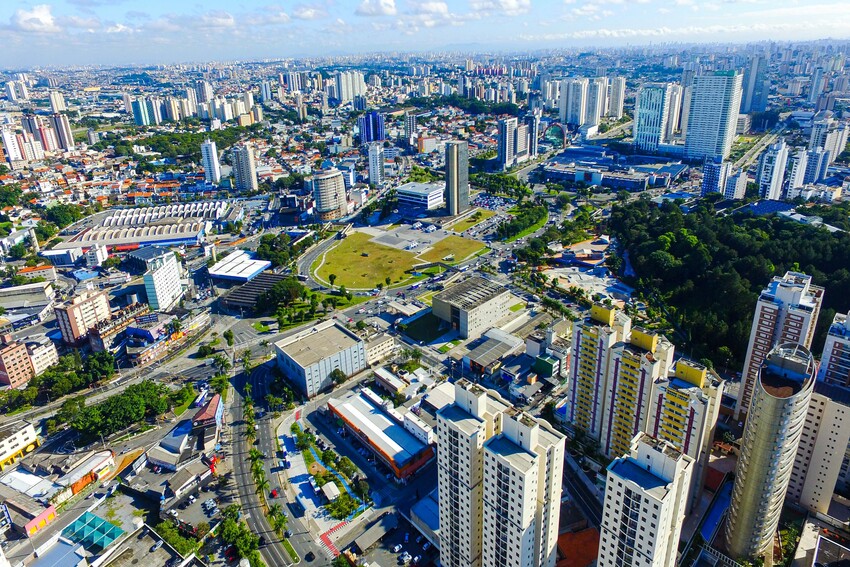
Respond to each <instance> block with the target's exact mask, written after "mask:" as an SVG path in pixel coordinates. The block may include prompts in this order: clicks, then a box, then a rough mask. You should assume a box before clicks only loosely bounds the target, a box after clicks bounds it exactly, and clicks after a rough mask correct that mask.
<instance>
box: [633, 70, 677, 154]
mask: <svg viewBox="0 0 850 567" xmlns="http://www.w3.org/2000/svg"><path fill="white" fill-rule="evenodd" d="M669 105H670V84H669V83H650V84H647V85H644V86H643V87H641V89H640V91H639V92H638V96H637V101H636V103H635V146H637V148H638V149H640V150H644V151H649V152H654V151H657V150H658V145H659V144H663V143H664V142H665V133H666V132H667V118H668V115H669Z"/></svg>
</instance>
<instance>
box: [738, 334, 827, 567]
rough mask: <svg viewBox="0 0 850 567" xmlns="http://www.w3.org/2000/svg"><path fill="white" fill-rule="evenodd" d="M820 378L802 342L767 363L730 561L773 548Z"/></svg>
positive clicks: (745, 455)
mask: <svg viewBox="0 0 850 567" xmlns="http://www.w3.org/2000/svg"><path fill="white" fill-rule="evenodd" d="M816 373H817V365H816V364H815V359H814V357H812V355H811V353H810V352H809V351H808V349H806V348H805V347H803V346H801V345H799V344H796V343H783V344H781V345H779V346H777V347H776V348H774V349H773V350H771V351H770V352H769V353H768V355H767V356H766V357H765V359H764V361H763V362H762V365H761V368H760V369H759V372H758V379H757V380H756V382H755V387H754V389H753V393H752V401H751V404H750V412H749V417H748V419H747V425H746V427H745V428H744V437H743V439H742V441H741V454H740V456H739V458H738V466H737V468H736V469H735V485H734V488H733V489H732V502H731V504H730V506H729V515H728V516H727V519H726V548H727V551H728V555H729V556H730V557H735V558H738V557H745V558H755V557H758V556H761V555H764V554H765V553H768V552H769V551H770V550H771V549H772V545H773V537H774V535H775V533H776V527H777V526H778V524H779V515H780V513H781V512H782V504H783V502H784V501H785V495H786V493H787V492H788V485H789V482H790V480H791V473H792V470H793V466H794V460H795V458H796V455H797V448H798V446H799V444H800V436H801V434H802V432H803V426H804V425H805V423H806V412H807V409H808V407H809V402H810V401H811V397H812V390H813V388H814V385H815V375H816Z"/></svg>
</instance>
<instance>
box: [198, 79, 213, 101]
mask: <svg viewBox="0 0 850 567" xmlns="http://www.w3.org/2000/svg"><path fill="white" fill-rule="evenodd" d="M212 99H213V88H212V85H211V84H209V83H208V82H207V81H203V80H199V81H196V82H195V100H196V101H197V103H198V104H200V103H203V102H210V101H211V100H212Z"/></svg>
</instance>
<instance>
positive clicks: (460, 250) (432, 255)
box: [419, 234, 484, 264]
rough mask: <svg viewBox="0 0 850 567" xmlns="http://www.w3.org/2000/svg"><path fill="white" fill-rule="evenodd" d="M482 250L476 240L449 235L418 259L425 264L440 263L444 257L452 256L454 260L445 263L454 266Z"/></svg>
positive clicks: (482, 245) (482, 246) (481, 246)
mask: <svg viewBox="0 0 850 567" xmlns="http://www.w3.org/2000/svg"><path fill="white" fill-rule="evenodd" d="M482 248H484V244H482V243H481V242H479V241H478V240H473V239H471V238H463V237H462V236H455V235H454V234H450V235H449V236H447V237H445V238H444V239H442V240H441V241H439V242H438V243H436V244H435V245H434V246H433V247H432V248H431V249H430V250H428V251H427V252H425V253H424V254H420V255H419V257H420V258H422V259H423V260H425V261H426V262H440V261H441V260H442V259H443V258H445V257H446V256H448V255H450V254H454V257H455V258H454V260H451V261H449V262H447V263H449V264H455V263H457V262H461V261H463V260H465V259H466V258H468V257H469V256H472V255H473V254H475V253H476V252H478V251H479V250H481V249H482Z"/></svg>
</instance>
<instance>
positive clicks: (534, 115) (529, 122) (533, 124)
mask: <svg viewBox="0 0 850 567" xmlns="http://www.w3.org/2000/svg"><path fill="white" fill-rule="evenodd" d="M540 115H541V111H540V110H533V111H531V112H529V113H528V114H526V115H525V118H523V122H524V123H525V125H526V126H527V127H528V157H529V158H536V157H537V153H538V150H537V144H538V141H539V140H540Z"/></svg>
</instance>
